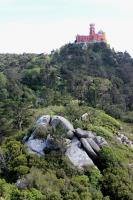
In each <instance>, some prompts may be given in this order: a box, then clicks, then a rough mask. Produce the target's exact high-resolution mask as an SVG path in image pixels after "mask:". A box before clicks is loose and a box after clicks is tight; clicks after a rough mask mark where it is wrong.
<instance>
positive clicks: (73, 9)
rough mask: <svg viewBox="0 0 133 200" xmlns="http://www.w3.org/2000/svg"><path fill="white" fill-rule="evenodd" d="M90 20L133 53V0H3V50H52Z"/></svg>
mask: <svg viewBox="0 0 133 200" xmlns="http://www.w3.org/2000/svg"><path fill="white" fill-rule="evenodd" d="M90 23H95V25H96V31H98V30H99V29H102V30H103V31H105V32H106V36H107V40H108V43H109V44H110V46H111V47H113V48H114V49H115V50H116V51H127V52H129V53H130V54H131V55H132V56H133V47H132V46H133V45H132V43H133V37H132V36H133V0H0V53H24V52H25V53H49V52H50V51H52V50H53V49H58V48H60V47H61V46H62V45H64V44H67V43H69V42H74V40H75V36H76V35H77V34H84V35H88V34H89V24H90Z"/></svg>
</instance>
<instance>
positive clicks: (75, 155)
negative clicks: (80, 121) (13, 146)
mask: <svg viewBox="0 0 133 200" xmlns="http://www.w3.org/2000/svg"><path fill="white" fill-rule="evenodd" d="M58 124H61V125H62V127H63V129H64V132H65V133H66V141H67V149H66V152H65V154H66V156H67V157H68V158H69V159H70V161H71V162H72V163H73V164H74V166H76V167H78V168H83V167H84V166H86V165H94V162H95V160H96V159H97V158H98V152H99V151H100V149H101V147H102V146H103V145H108V144H107V142H106V140H105V139H104V138H103V137H100V136H97V135H96V133H93V132H91V131H86V130H82V129H80V128H77V129H74V127H73V125H72V124H71V123H70V122H69V121H68V120H67V119H65V118H64V117H62V116H58V115H56V116H52V117H51V116H49V115H44V116H42V117H40V118H39V119H38V120H37V121H36V125H37V126H43V127H46V128H47V126H48V125H50V126H52V127H53V128H56V127H57V125H58ZM34 136H35V133H34V132H33V133H32V134H31V136H30V137H29V138H28V139H27V140H26V141H25V143H26V144H27V146H28V150H29V152H31V153H36V154H38V155H40V156H42V155H44V149H45V148H51V140H52V138H51V136H50V135H48V136H47V138H43V139H38V138H34Z"/></svg>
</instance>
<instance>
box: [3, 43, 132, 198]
mask: <svg viewBox="0 0 133 200" xmlns="http://www.w3.org/2000/svg"><path fill="white" fill-rule="evenodd" d="M92 107H93V108H92ZM102 110H104V111H105V112H106V113H108V114H110V115H111V116H114V117H115V118H119V119H121V120H123V121H125V122H129V123H132V121H133V119H132V118H133V117H132V112H133V59H132V58H131V57H130V55H129V54H128V53H127V52H124V53H122V52H115V51H114V50H111V49H110V48H109V47H108V46H107V45H106V44H104V43H99V44H97V43H96V44H89V45H88V46H84V45H83V44H81V45H77V44H67V45H65V46H63V47H62V48H61V49H60V50H56V51H52V52H51V54H50V55H44V54H39V55H38V54H22V55H17V54H0V144H1V146H0V177H1V179H0V198H3V199H6V200H23V199H25V200H110V199H111V200H132V199H133V189H132V188H133V187H132V186H133V175H132V174H133V172H132V169H131V167H129V166H131V164H132V163H133V151H132V150H131V149H130V148H128V146H122V145H120V144H118V142H116V140H115V137H116V134H117V133H118V132H120V133H124V134H127V135H129V136H130V138H131V139H132V133H133V128H132V126H131V124H130V125H127V128H126V129H124V130H122V129H121V127H122V126H123V124H122V122H120V121H118V120H116V119H114V118H113V117H111V116H109V115H107V114H106V113H105V112H104V111H102ZM34 112H35V116H36V117H38V116H40V115H43V114H50V115H61V116H64V117H66V118H67V119H68V120H70V121H71V122H72V123H73V125H74V127H75V128H78V127H80V128H83V129H86V130H92V131H94V132H96V133H97V134H98V135H100V136H103V137H104V138H106V139H107V141H108V143H109V147H103V148H102V150H101V151H100V152H99V161H98V164H97V165H98V168H99V169H100V171H99V169H96V168H87V169H85V170H84V171H80V170H78V169H76V168H75V167H74V166H73V165H72V164H71V163H70V161H69V160H68V158H66V157H65V156H64V149H65V147H66V144H65V140H64V137H65V132H64V130H62V128H61V126H60V125H59V126H57V127H56V130H52V129H51V128H50V127H49V128H48V129H47V130H46V129H45V128H44V129H42V128H41V127H38V128H37V129H36V132H35V138H46V137H47V135H48V134H51V135H52V136H53V138H54V141H55V144H54V145H55V146H56V147H57V148H56V149H55V150H54V151H49V150H45V157H38V156H37V155H34V154H28V152H27V149H26V146H25V145H24V144H22V143H21V141H22V139H23V136H24V135H27V132H29V133H28V136H30V134H31V133H32V132H33V131H34V130H35V129H34V125H33V120H34ZM84 113H88V117H87V119H86V120H85V121H82V120H81V116H82V115H83V114H84ZM31 127H32V128H31ZM28 130H29V131H28ZM59 150H60V151H59ZM59 152H61V153H59ZM18 179H20V180H22V179H24V180H25V181H26V186H25V187H24V189H23V190H20V189H18V188H17V187H16V185H15V182H16V181H17V180H18Z"/></svg>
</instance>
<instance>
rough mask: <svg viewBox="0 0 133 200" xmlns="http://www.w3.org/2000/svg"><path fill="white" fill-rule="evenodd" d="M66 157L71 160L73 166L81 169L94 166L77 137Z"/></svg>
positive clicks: (69, 147)
mask: <svg viewBox="0 0 133 200" xmlns="http://www.w3.org/2000/svg"><path fill="white" fill-rule="evenodd" d="M66 156H67V157H68V158H69V159H70V161H71V162H72V163H73V165H74V166H76V167H78V168H79V169H82V168H83V167H84V166H88V165H94V163H93V161H92V159H91V158H90V157H89V156H88V154H87V153H86V152H85V151H84V149H83V148H81V143H80V141H79V140H78V139H77V138H76V137H75V138H74V139H73V140H72V141H71V143H70V144H69V146H68V148H67V151H66Z"/></svg>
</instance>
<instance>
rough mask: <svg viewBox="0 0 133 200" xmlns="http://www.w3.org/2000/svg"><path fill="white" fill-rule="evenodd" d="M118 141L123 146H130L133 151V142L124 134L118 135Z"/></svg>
mask: <svg viewBox="0 0 133 200" xmlns="http://www.w3.org/2000/svg"><path fill="white" fill-rule="evenodd" d="M116 139H117V141H119V142H120V143H121V144H125V145H129V146H130V147H131V148H132V149H133V141H131V140H129V139H128V137H127V136H125V135H124V134H121V133H118V134H117V137H116Z"/></svg>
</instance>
